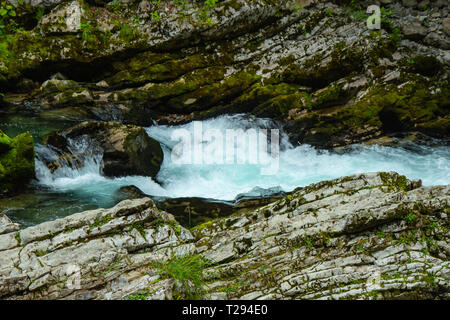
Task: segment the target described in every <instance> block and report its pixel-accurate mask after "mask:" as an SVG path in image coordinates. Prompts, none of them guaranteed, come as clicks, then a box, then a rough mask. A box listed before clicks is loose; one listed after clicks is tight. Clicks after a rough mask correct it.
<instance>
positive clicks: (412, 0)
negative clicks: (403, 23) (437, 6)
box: [402, 0, 417, 8]
mask: <svg viewBox="0 0 450 320" xmlns="http://www.w3.org/2000/svg"><path fill="white" fill-rule="evenodd" d="M402 4H403V5H404V6H405V7H410V8H412V7H415V6H417V0H402Z"/></svg>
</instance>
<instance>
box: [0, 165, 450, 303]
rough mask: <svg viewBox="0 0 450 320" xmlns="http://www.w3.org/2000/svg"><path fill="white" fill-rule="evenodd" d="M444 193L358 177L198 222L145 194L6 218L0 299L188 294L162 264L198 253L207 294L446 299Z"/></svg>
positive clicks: (386, 177) (398, 179)
mask: <svg viewBox="0 0 450 320" xmlns="http://www.w3.org/2000/svg"><path fill="white" fill-rule="evenodd" d="M449 191H450V187H449V186H435V187H423V186H421V183H420V181H411V180H408V179H406V178H405V177H404V176H400V175H398V174H396V173H368V174H360V175H355V176H350V177H344V178H340V179H336V180H331V181H324V182H320V183H318V184H313V185H310V186H308V187H305V188H300V189H298V190H296V191H295V192H294V193H292V194H291V195H289V196H287V197H285V198H283V199H281V200H278V201H276V202H273V203H271V204H269V205H267V206H264V207H261V208H259V209H256V210H248V211H240V212H237V213H235V214H233V215H231V216H230V217H226V218H220V219H217V220H213V221H210V222H207V223H205V224H203V225H199V226H197V227H195V228H193V229H192V230H191V231H188V230H187V229H185V228H183V227H182V226H180V225H179V224H178V223H177V222H176V221H175V220H174V219H173V216H171V215H170V214H168V213H165V212H162V211H159V210H158V209H157V208H156V207H155V206H154V204H153V202H152V201H151V200H150V199H148V198H142V199H135V200H125V201H123V202H121V203H120V204H118V205H117V206H116V207H114V208H112V209H98V210H93V211H87V212H82V213H78V214H75V215H72V216H69V217H67V218H63V219H59V220H55V221H50V222H46V223H43V224H40V225H37V226H34V227H30V228H27V229H24V230H20V231H17V227H16V226H14V225H12V224H11V222H10V221H8V220H5V217H4V216H3V217H1V220H0V221H1V223H2V226H4V227H3V230H6V231H3V234H1V235H0V296H1V297H2V298H4V299H49V298H52V299H60V298H68V299H125V298H132V299H136V298H137V299H173V298H179V297H185V293H186V290H185V288H184V286H183V285H181V282H180V281H181V280H180V279H177V278H176V277H175V278H173V277H170V276H168V274H167V273H164V272H161V270H164V267H162V266H163V265H164V263H167V262H168V261H177V260H173V259H174V257H183V256H184V257H200V256H201V257H202V259H204V258H206V259H208V261H209V262H210V263H211V264H210V265H209V266H207V265H206V266H205V267H204V268H203V269H202V270H201V272H202V274H203V278H204V282H205V283H204V286H203V287H202V288H201V290H199V291H197V293H201V294H200V296H197V297H202V298H209V299H226V298H228V299H230V298H233V299H234V298H242V299H355V298H362V299H393V298H416V299H449V298H450V296H449V292H450V269H449V257H450V247H449V237H450V232H449V206H448V201H449V198H450V193H449ZM11 226H12V227H11ZM5 232H6V233H5ZM180 259H181V258H180ZM76 275H78V278H77V276H76ZM76 279H79V281H78V282H77V281H76ZM67 282H69V284H70V286H68V285H67ZM73 284H75V285H78V287H74V286H73Z"/></svg>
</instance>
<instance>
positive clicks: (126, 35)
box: [119, 24, 135, 42]
mask: <svg viewBox="0 0 450 320" xmlns="http://www.w3.org/2000/svg"><path fill="white" fill-rule="evenodd" d="M119 38H120V39H122V40H124V41H127V42H131V41H133V40H134V38H135V32H134V29H133V28H132V27H131V26H129V25H128V24H124V25H122V27H121V28H120V30H119Z"/></svg>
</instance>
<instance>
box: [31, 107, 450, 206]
mask: <svg viewBox="0 0 450 320" xmlns="http://www.w3.org/2000/svg"><path fill="white" fill-rule="evenodd" d="M202 125H203V130H204V131H206V130H208V129H216V130H218V131H220V132H225V131H226V130H227V129H243V130H247V129H250V128H259V129H267V130H270V129H274V128H276V129H279V130H281V128H280V126H279V125H277V124H276V123H274V122H273V121H272V120H268V119H259V118H255V117H252V116H244V115H233V116H220V117H217V118H215V119H210V120H206V121H203V122H202ZM177 129H185V130H186V131H187V132H190V133H194V129H195V128H194V123H188V124H185V125H182V126H176V127H175V126H152V127H149V128H147V132H148V134H149V135H150V136H151V137H153V138H154V139H156V140H158V141H159V142H160V143H161V145H162V147H163V150H164V152H165V158H164V162H163V164H162V166H161V170H160V172H159V174H158V176H157V179H158V181H159V182H160V183H161V185H160V184H158V183H156V182H155V181H153V180H152V179H151V178H149V177H141V176H127V177H121V178H106V177H104V176H102V174H101V152H99V150H98V148H96V147H95V145H93V144H92V143H90V142H89V140H88V139H86V138H83V137H82V138H80V139H77V140H73V141H71V143H70V151H71V152H72V153H73V154H78V155H82V157H80V158H81V159H82V161H83V164H84V165H83V166H82V167H79V168H76V167H74V166H73V165H70V164H69V163H64V162H63V161H62V163H63V165H62V166H61V167H60V168H58V169H56V170H55V171H54V172H51V171H50V170H49V169H48V167H47V166H46V165H45V163H47V162H46V161H49V160H52V159H57V156H58V153H57V152H56V151H55V150H52V149H50V148H47V147H44V146H39V145H38V146H37V147H36V150H37V155H38V156H37V159H36V174H37V179H38V184H39V185H41V186H45V187H46V188H50V189H52V190H55V191H61V192H70V193H71V194H75V195H77V196H80V197H86V201H93V202H95V203H97V204H100V203H101V204H104V203H110V202H111V199H112V198H113V194H114V192H116V190H117V189H119V188H120V187H122V186H126V185H135V186H136V187H138V188H139V189H141V190H142V191H143V192H144V193H146V194H150V195H154V196H163V197H204V198H214V199H221V200H233V199H234V198H235V197H236V196H237V195H239V194H247V193H249V192H250V191H251V190H261V189H254V188H256V187H258V188H262V189H264V190H271V188H272V190H277V192H279V191H281V190H283V191H291V190H293V189H295V188H296V187H301V186H305V185H308V184H311V183H314V182H318V181H321V180H325V179H332V178H337V177H341V176H345V175H350V174H355V173H362V172H371V171H397V172H399V173H400V174H404V175H406V176H407V177H408V178H411V179H422V180H423V183H424V184H425V185H438V184H448V183H450V148H449V147H448V146H426V145H420V146H419V145H415V144H413V143H411V144H408V145H406V146H405V147H386V146H377V145H373V146H366V145H357V146H354V147H353V148H351V149H350V150H349V151H347V152H345V153H343V154H337V153H333V152H328V151H323V150H316V149H315V148H313V147H311V146H309V145H300V146H297V147H295V146H292V145H291V144H290V143H289V141H288V139H287V136H286V135H285V134H284V133H283V131H282V130H281V131H280V140H281V142H280V152H279V168H278V171H277V173H276V174H274V175H261V174H260V169H261V165H259V164H249V163H243V164H226V163H225V164H217V163H211V164H191V165H185V164H177V163H174V162H173V161H172V160H171V154H170V153H171V151H172V150H173V148H174V147H175V146H176V144H177V143H178V142H177V141H172V140H171V137H172V134H173V132H174V130H177ZM209 143H210V141H206V140H202V139H197V140H195V141H193V145H192V146H191V147H192V148H193V150H197V151H198V152H202V153H203V156H206V155H208V156H210V157H211V154H208V150H207V148H206V146H208V144H209ZM200 145H202V146H203V149H202V148H200ZM232 148H234V150H232V151H233V152H234V153H235V154H237V153H239V152H247V151H248V150H247V149H246V148H247V146H246V145H245V144H242V143H240V142H239V141H236V142H235V143H234V144H233V145H232ZM199 150H200V151H199ZM225 151H226V152H229V151H230V150H225ZM267 153H269V151H267ZM212 157H213V158H214V157H215V155H213V156H212ZM213 160H214V159H213ZM215 160H217V159H215ZM260 192H261V191H260Z"/></svg>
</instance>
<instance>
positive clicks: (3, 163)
mask: <svg viewBox="0 0 450 320" xmlns="http://www.w3.org/2000/svg"><path fill="white" fill-rule="evenodd" d="M32 178H34V144H33V137H32V136H31V134H29V133H22V134H20V135H18V136H17V137H15V138H13V139H11V138H9V137H8V136H7V135H6V134H4V133H3V132H2V131H1V130H0V196H2V195H6V194H9V193H14V192H16V191H18V190H20V189H22V188H23V186H24V185H25V184H26V183H28V181H29V180H31V179H32Z"/></svg>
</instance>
